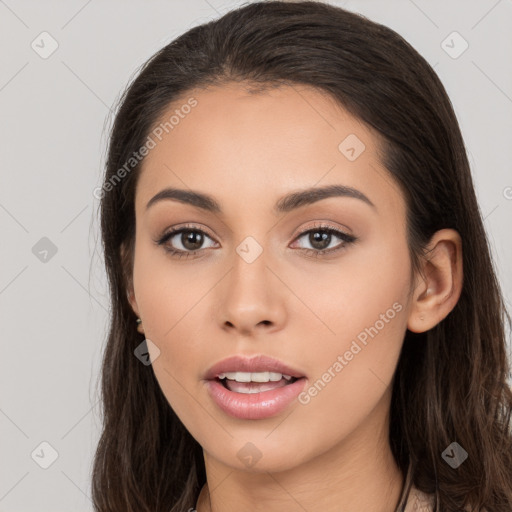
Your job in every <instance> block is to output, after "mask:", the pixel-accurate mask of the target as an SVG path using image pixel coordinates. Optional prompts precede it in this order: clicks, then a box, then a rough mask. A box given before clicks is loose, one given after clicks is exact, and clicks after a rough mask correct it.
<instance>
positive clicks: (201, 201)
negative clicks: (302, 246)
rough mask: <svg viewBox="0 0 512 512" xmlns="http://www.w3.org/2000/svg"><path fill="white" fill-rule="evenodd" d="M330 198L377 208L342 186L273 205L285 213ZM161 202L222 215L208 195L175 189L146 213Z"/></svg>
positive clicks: (160, 196) (300, 193)
mask: <svg viewBox="0 0 512 512" xmlns="http://www.w3.org/2000/svg"><path fill="white" fill-rule="evenodd" d="M330 197H352V198H355V199H360V200H361V201H363V202H365V203H366V204H368V205H369V206H371V207H372V208H374V209H375V210H376V209H377V207H376V206H375V205H374V204H373V203H372V201H370V199H368V197H366V196H365V195H364V194H363V193H362V192H361V191H360V190H357V189H355V188H352V187H347V186H344V185H328V186H325V187H314V188H308V189H305V190H300V191H298V192H292V193H290V194H288V195H286V196H284V197H282V198H281V199H279V200H278V201H277V202H276V204H275V205H274V212H275V213H286V212H290V211H292V210H295V209H297V208H300V207H302V206H306V205H309V204H313V203H316V202H318V201H321V200H322V199H328V198H330ZM163 200H174V201H179V202H180V203H185V204H189V205H191V206H195V207H196V208H200V209H202V210H206V211H208V212H213V213H219V214H221V213H222V208H221V206H220V204H219V203H218V202H217V201H216V200H215V199H214V198H213V197H212V196H210V195H208V194H204V193H202V192H197V191H193V190H183V189H177V188H171V187H168V188H164V189H163V190H161V191H160V192H158V194H156V195H155V196H153V197H152V198H151V199H150V200H149V202H148V204H147V205H146V211H147V210H148V209H149V208H150V207H151V206H152V205H154V204H155V203H157V202H159V201H163Z"/></svg>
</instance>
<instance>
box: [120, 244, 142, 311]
mask: <svg viewBox="0 0 512 512" xmlns="http://www.w3.org/2000/svg"><path fill="white" fill-rule="evenodd" d="M120 253H121V264H122V265H123V268H124V269H125V273H124V275H125V280H126V281H127V283H126V286H127V289H126V297H127V299H128V302H129V303H130V306H131V308H132V309H133V311H134V313H135V314H136V315H137V316H140V315H139V309H138V307H137V301H136V300H135V292H134V289H133V280H132V278H131V276H128V275H127V274H126V272H127V271H126V269H127V268H129V262H128V257H127V250H126V247H125V245H124V243H123V244H121V248H120Z"/></svg>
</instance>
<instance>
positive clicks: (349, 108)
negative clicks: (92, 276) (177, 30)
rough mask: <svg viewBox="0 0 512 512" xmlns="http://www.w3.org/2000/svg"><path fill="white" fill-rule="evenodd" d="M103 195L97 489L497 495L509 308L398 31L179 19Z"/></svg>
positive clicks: (504, 489) (473, 208) (441, 124)
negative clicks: (107, 307) (106, 326)
mask: <svg viewBox="0 0 512 512" xmlns="http://www.w3.org/2000/svg"><path fill="white" fill-rule="evenodd" d="M100 197H101V229H102V237H103V246H104V252H105V262H106V268H107V273H108V277H109V284H110V287H111V292H112V321H111V325H110V332H109V337H108V344H107V347H106V352H105V357H104V363H103V373H102V393H103V404H104V425H103V432H102V435H101V439H100V441H99V444H98V448H97V452H96V455H95V461H94V474H93V499H94V504H95V509H96V510H97V511H101V512H103V511H105V512H106V511H114V510H115V511H121V510H122V511H132V510H133V511H135V510H136V511H148V512H149V511H151V512H155V511H164V510H165V511H169V510H171V511H173V512H176V511H186V510H192V509H193V508H196V509H197V510H198V511H199V512H208V511H211V512H229V511H231V510H235V508H236V509H237V510H240V509H242V510H265V511H275V510H283V509H284V510H287V511H295V510H297V511H298V510H301V511H303V510H307V511H309V512H314V511H319V510H322V511H326V510H333V511H334V510H336V511H337V510H365V511H375V512H377V511H378V512H394V511H395V510H396V511H400V512H404V511H406V512H410V511H413V510H416V511H418V510H422V511H433V510H435V511H443V512H444V511H456V510H457V511H459V510H488V511H492V512H510V510H512V478H511V475H512V434H511V429H510V413H511V410H512V392H511V389H510V387H509V384H508V383H507V378H508V377H509V376H510V373H509V372H510V361H509V360H508V359H507V353H506V342H505V330H504V323H505V321H508V322H509V323H510V317H509V316H508V314H507V312H506V309H505V307H504V301H503V298H502V295H501V292H500V289H499V286H498V283H497V280H496V276H495V272H494V269H493V265H492V260H491V256H490V251H489V247H488V243H487V240H486V235H485V231H484V228H483V223H482V219H481V216H480V212H479V209H478V204H477V201H476V197H475V192H474V188H473V183H472V179H471V174H470V168H469V164H468V160H467V156H466V152H465V148H464V143H463V139H462V136H461V132H460V129H459V126H458V124H457V120H456V117H455V114H454V112H453V109H452V106H451V103H450V101H449V99H448V97H447V94H446V91H445V89H444V88H443V86H442V84H441V83H440V81H439V79H438V77H437V75H436V74H435V73H434V71H433V70H432V68H431V67H430V66H429V65H428V63H427V62H426V61H425V60H424V59H423V58H422V57H421V56H420V55H419V54H418V53H417V52H416V51H415V50H414V49H413V48H412V47H411V46H410V45H409V44H408V43H407V42H405V41H404V40H403V39H402V38H401V37H400V36H399V35H398V34H396V33H395V32H394V31H392V30H390V29H389V28H386V27H384V26H382V25H379V24H376V23H373V22H371V21H369V20H367V19H365V18H364V17H362V16H359V15H357V14H354V13H350V12H348V11H345V10H343V9H341V8H337V7H334V6H330V5H326V4H322V3H317V2H286V3H285V2H270V3H269V2H260V3H253V4H250V5H247V6H244V7H242V8H240V9H236V10H233V11H232V12H229V13H227V14H226V15H224V16H222V17H221V18H220V19H218V20H216V21H213V22H210V23H207V24H204V25H201V26H198V27H195V28H193V29H191V30H189V31H188V32H186V33H185V34H183V35H182V36H181V37H179V38H178V39H176V40H175V41H173V42H172V43H171V44H169V45H167V46H166V47H165V48H163V49H162V50H160V51H159V52H158V53H157V54H156V55H154V56H153V57H152V58H151V59H150V60H149V61H148V62H147V63H146V64H145V65H144V66H143V69H142V70H141V71H140V73H139V75H138V77H137V78H136V79H135V80H134V82H133V83H132V84H131V85H130V86H129V88H128V89H127V91H126V93H125V94H124V96H123V97H122V99H121V105H120V108H119V111H118V113H117V116H116V119H115V123H114V126H113V129H112V133H111V138H110V145H109V154H108V162H107V169H106V174H105V181H104V185H103V187H102V191H101V196H100Z"/></svg>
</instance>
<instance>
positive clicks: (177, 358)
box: [128, 84, 462, 512]
mask: <svg viewBox="0 0 512 512" xmlns="http://www.w3.org/2000/svg"><path fill="white" fill-rule="evenodd" d="M191 96H193V97H194V98H196V99H197V101H198V104H197V106H196V107H195V108H194V109H193V110H192V111H191V112H190V114H188V115H187V116H184V119H181V120H180V122H179V124H178V125H176V126H175V127H174V129H173V130H171V131H169V133H168V134H167V135H166V136H165V137H164V138H163V139H162V141H161V142H159V143H158V144H157V146H156V147H155V148H154V149H152V150H151V151H150V153H149V154H148V156H147V157H146V159H145V161H144V163H143V167H142V170H141V175H140V179H139V182H138V185H137V190H136V199H135V210H136V244H135V257H134V267H133V283H132V284H131V285H130V286H129V289H128V296H129V300H130V304H131V306H132V308H133V310H134V312H135V313H136V314H137V315H138V316H139V317H140V318H141V319H142V325H143V328H144V333H145V336H146V338H147V339H149V340H151V341H152V342H153V343H154V344H155V345H156V346H157V347H158V349H159V350H160V354H159V355H158V357H157V358H156V359H155V360H154V361H153V365H152V366H153V370H154V372H155V376H156V378H157V380H158V382H159V384H160V386H161V388H162V391H163V393H164V394H165V396H166V398H167V400H168V402H169V404H170V405H171V406H172V407H173V409H174V410H175V412H176V413H177V415H178V416H179V418H180V419H181V421H182V422H183V424H184V425H185V426H186V428H187V429H188V430H189V431H190V433H191V434H192V435H193V436H194V437H195V439H196V440H197V441H198V442H199V443H200V444H201V446H202V447H203V451H204V459H205V466H206V472H207V485H205V487H204V488H203V490H202V492H201V495H200V498H199V500H198V504H197V510H198V512H209V511H215V512H220V511H222V512H232V511H233V512H234V511H235V510H236V511H239V510H255V511H270V512H272V511H280V512H281V511H282V510H283V509H285V510H288V511H301V512H303V511H304V510H307V511H309V512H315V511H322V512H326V511H340V510H346V511H352V510H366V511H369V512H370V511H371V512H394V510H395V507H396V506H397V503H398V499H399V496H400V493H401V489H402V485H403V479H404V475H403V474H402V472H401V471H400V470H399V469H398V467H397V465H396V463H395V461H394V458H393V456H392V453H391V450H390V447H389V442H388V429H389V408H390V399H391V383H392V379H393V375H394V371H395V368H396V365H397V362H398V358H399V354H400V349H401V346H402V343H403V337H404V334H405V331H406V329H407V328H408V329H410V330H411V331H414V332H423V331H426V330H428V329H430V328H432V327H433V326H435V325H436V324H437V323H438V322H440V321H441V320H442V319H443V318H444V317H446V316H447V315H448V314H449V312H450V311H451V310H452V309H453V307H454V306H455V304H456V302H457V300H458V298H459V296H460V291H461V286H462V263H461V261H462V260H461V240H460V236H459V235H458V233H457V232H456V231H453V230H448V229H444V230H441V231H439V232H437V233H436V234H435V235H434V237H433V238H432V240H431V243H430V245H429V249H431V252H430V253H429V259H428V260H427V259H425V260H423V271H424V272H423V275H420V274H418V275H416V276H414V279H411V262H410V259H409V253H408V249H407V241H406V225H405V218H406V217H405V214H406V207H405V202H404V197H403V194H402V193H401V191H400V189H399V187H398V186H397V184H396V183H395V182H394V181H393V179H392V177H391V176H390V175H389V174H388V173H387V171H386V170H385V169H384V168H383V166H382V165H381V163H380V162H379V159H378V156H377V144H378V136H377V134H376V133H374V132H372V131H370V129H369V128H368V127H366V126H365V125H363V124H362V123H361V122H359V121H358V120H357V119H356V118H354V117H352V116H351V115H349V114H348V113H347V112H346V111H345V110H344V109H342V108H341V107H339V106H337V105H336V104H335V102H334V101H333V99H332V98H330V97H328V96H326V95H325V94H323V93H321V92H320V91H318V90H315V89H313V88H308V87H305V86H300V87H299V86H293V87H288V86H285V87H281V88H276V89H272V90H270V91H267V92H263V93H261V92H259V93H257V94H250V93H248V92H247V90H246V88H245V86H244V85H243V84H228V85H223V86H215V87H210V88H208V89H206V90H194V91H191V92H190V94H189V95H187V97H186V98H185V100H183V102H176V103H174V104H173V105H172V106H169V110H168V112H166V114H165V115H164V116H163V117H162V120H166V119H168V118H169V117H170V115H171V114H172V113H173V112H174V110H175V109H176V108H179V106H180V105H182V104H184V103H185V102H186V100H187V99H188V98H189V97H191ZM349 134H355V135H356V136H357V137H358V138H359V139H360V140H361V141H362V142H363V143H364V145H365V149H364V151H363V152H362V153H361V154H360V155H359V156H358V157H357V158H356V159H355V160H354V161H350V160H349V159H347V158H346V156H345V155H344V154H342V152H341V151H340V150H339V149H338V145H339V144H340V142H341V141H343V140H344V139H345V138H346V137H347V136H348V135H349ZM330 184H342V185H346V186H350V187H353V188H356V189H358V190H360V191H361V192H363V193H364V194H365V195H366V196H367V197H368V198H369V199H370V200H371V201H372V202H373V204H374V205H375V208H372V207H371V206H369V205H368V204H366V203H365V202H363V201H361V200H359V199H356V198H350V197H331V198H328V199H323V200H321V201H319V202H316V203H314V204H310V205H306V206H302V207H300V208H298V209H296V210H293V211H291V212H287V213H280V214H276V213H274V212H273V210H272V208H273V206H274V203H275V202H276V201H277V200H278V199H280V198H281V197H282V196H284V195H286V194H288V193H290V192H296V191H298V190H301V189H304V188H309V187H320V186H324V185H330ZM168 186H172V187H177V188H182V189H192V190H197V191H200V192H204V193H207V194H210V195H212V196H213V197H214V198H215V199H216V200H217V201H218V202H219V203H220V205H221V207H222V211H223V212H222V213H220V214H219V213H216V214H212V213H211V212H204V211H202V210H201V209H198V208H195V207H193V206H191V205H187V204H184V203H181V202H178V201H173V200H164V201H160V202H158V203H155V204H154V205H153V206H152V207H151V208H149V209H148V210H146V204H147V202H148V201H149V200H150V199H151V198H152V197H153V196H154V195H155V194H156V193H158V192H159V191H160V190H162V189H163V188H165V187H168ZM318 222H322V223H326V224H328V225H329V226H332V227H333V228H335V229H338V230H340V231H342V232H347V233H352V234H353V235H354V236H356V237H357V241H356V242H354V243H352V244H347V245H345V247H344V248H343V249H341V250H340V251H338V252H334V253H332V254H331V255H325V256H323V257H322V256H319V257H315V256H311V254H307V252H306V251H305V250H304V249H311V250H310V251H309V252H310V253H312V252H313V251H314V250H315V249H316V250H317V251H318V250H319V248H325V246H322V247H321V245H319V244H318V243H317V245H313V243H314V242H313V243H312V242H311V239H309V237H308V234H306V235H301V233H303V232H305V231H307V230H309V229H313V228H315V225H318ZM183 224H192V225H193V228H194V229H202V230H203V231H205V233H206V235H205V238H204V243H203V245H202V246H201V247H202V248H201V249H199V252H198V253H197V254H196V255H194V256H191V257H189V258H177V257H173V256H171V255H170V254H168V253H167V252H166V251H165V249H164V247H163V246H158V245H157V244H155V242H154V241H155V240H157V239H158V238H159V237H160V236H161V235H163V234H164V233H165V232H166V231H168V230H169V228H171V227H173V226H180V227H181V226H182V225H183ZM247 236H251V237H253V238H254V239H255V240H256V241H257V242H258V244H259V245H260V246H261V248H262V249H263V252H262V253H261V254H260V255H259V257H258V258H256V260H255V261H253V262H252V263H247V262H246V261H245V260H244V259H243V258H242V257H240V256H239V255H238V253H237V252H236V248H237V247H238V246H239V245H240V243H241V242H242V241H243V240H244V239H245V238H246V237H247ZM299 236H300V238H299ZM330 240H331V241H330V243H329V245H328V247H329V248H332V247H336V246H339V245H340V244H342V243H343V241H342V240H341V239H339V238H338V237H337V236H335V235H333V236H332V238H331V239H330ZM181 242H182V238H181V235H178V236H175V237H174V238H173V239H172V241H171V240H168V241H167V244H168V245H169V246H171V245H174V248H178V249H182V250H186V247H185V246H184V245H182V243H181ZM189 247H190V246H189ZM189 252H190V249H189ZM394 303H398V304H399V305H401V306H402V308H401V310H400V312H397V313H396V315H394V318H393V319H391V320H389V321H388V322H386V323H385V326H384V328H382V329H380V330H379V332H378V334H377V335H375V336H374V337H373V338H369V339H368V343H367V345H365V346H363V348H362V350H361V351H360V352H358V353H357V355H355V356H354V357H353V359H352V360H351V361H349V362H348V364H347V365H346V366H344V367H343V370H342V371H341V372H339V373H337V374H336V376H335V377H334V378H332V379H331V381H330V382H329V383H328V384H327V385H326V386H325V387H324V388H323V389H322V390H321V392H319V393H318V394H317V395H316V396H314V397H312V398H311V400H310V401H309V402H308V403H307V404H306V405H303V404H301V403H299V402H297V401H296V402H294V403H293V404H292V405H291V406H290V407H289V408H288V409H286V410H285V411H284V412H283V413H281V414H279V415H277V416H275V417H272V418H268V419H264V420H241V419H236V418H232V417H231V416H228V415H226V414H225V413H224V412H223V411H221V410H220V409H219V408H218V407H217V406H216V404H215V403H214V402H213V401H212V400H211V399H210V397H209V395H208V394H207V391H206V386H205V382H204V381H203V375H204V373H205V372H206V370H207V369H209V368H210V367H211V366H212V365H213V364H214V363H217V362H218V361H220V360H222V359H224V358H225V357H228V356H231V355H234V354H242V355H247V356H251V355H254V354H266V355H269V356H272V357H275V358H277V359H280V360H282V361H284V362H286V363H288V364H289V365H291V366H293V367H295V368H297V369H299V370H300V371H301V372H302V373H303V374H304V375H306V377H307V380H308V386H309V385H311V384H312V383H314V382H316V381H317V380H318V379H319V378H321V377H322V375H323V374H324V373H325V372H326V371H327V369H328V368H330V367H332V366H333V363H334V362H335V361H336V360H337V357H338V356H339V355H343V354H344V353H345V352H346V351H347V350H349V348H350V346H351V343H352V342H353V340H355V339H357V336H358V334H360V333H361V332H363V331H364V330H365V328H369V327H370V326H374V325H375V324H376V321H377V320H379V318H381V316H380V315H382V314H385V313H386V311H387V310H389V309H390V308H392V305H393V304H394ZM306 388H307V387H306ZM248 442H250V443H252V444H253V445H254V446H255V447H256V449H257V452H258V453H259V455H260V457H261V458H260V459H259V460H258V461H257V463H256V464H254V465H253V466H251V467H249V466H248V465H247V464H246V463H244V461H243V460H241V459H240V458H239V457H238V456H237V453H238V452H239V450H240V449H242V448H243V447H244V446H245V445H246V443H248Z"/></svg>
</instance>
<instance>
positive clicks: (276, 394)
mask: <svg viewBox="0 0 512 512" xmlns="http://www.w3.org/2000/svg"><path fill="white" fill-rule="evenodd" d="M305 384H306V378H305V377H302V378H300V379H297V380H296V381H295V382H293V383H292V384H287V385H286V386H283V387H282V388H278V389H272V390H269V391H263V392H261V393H235V392H233V391H230V390H229V389H226V388H225V387H224V386H223V385H222V384H221V383H220V382H219V381H218V380H209V381H207V389H208V393H209V394H210V396H211V397H212V399H213V401H214V402H215V403H216V404H217V405H218V406H219V407H220V408H221V409H222V410H223V411H224V412H225V413H226V414H229V415H230V416H233V417H234V418H239V419H243V420H261V419H264V418H270V417H272V416H275V415H277V414H279V413H280V412H282V411H284V410H285V409H286V408H287V407H288V406H289V405H290V404H291V403H292V402H293V401H294V400H295V399H296V398H297V396H298V395H299V394H300V392H301V391H302V390H303V389H304V387H305Z"/></svg>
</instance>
